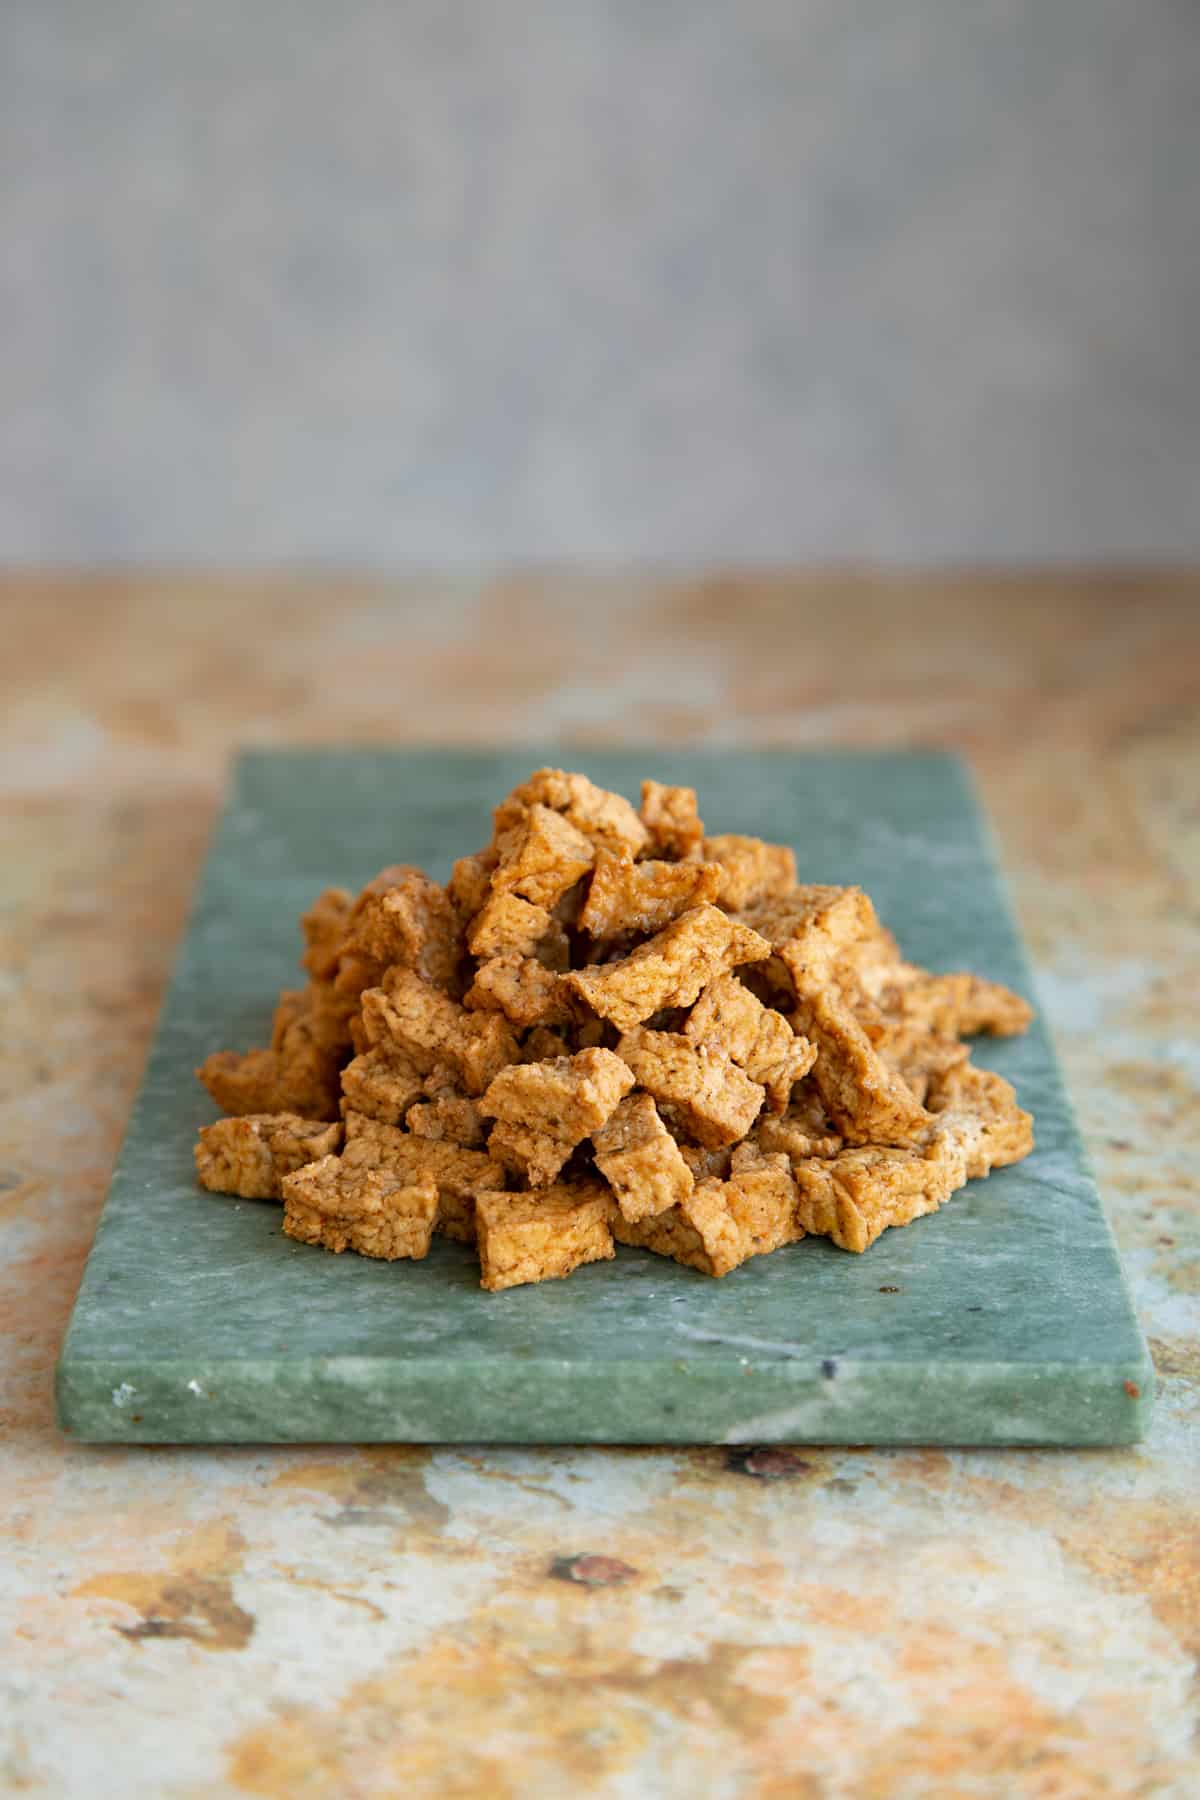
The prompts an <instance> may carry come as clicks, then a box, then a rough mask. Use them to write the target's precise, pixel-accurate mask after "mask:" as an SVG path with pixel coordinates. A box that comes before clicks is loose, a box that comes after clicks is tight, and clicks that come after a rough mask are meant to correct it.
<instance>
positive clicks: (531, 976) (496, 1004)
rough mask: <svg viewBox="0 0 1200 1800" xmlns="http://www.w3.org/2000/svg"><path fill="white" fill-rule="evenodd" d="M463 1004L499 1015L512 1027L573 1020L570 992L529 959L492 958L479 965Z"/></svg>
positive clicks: (535, 961) (563, 1022)
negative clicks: (499, 1013) (500, 1013)
mask: <svg viewBox="0 0 1200 1800" xmlns="http://www.w3.org/2000/svg"><path fill="white" fill-rule="evenodd" d="M463 1004H464V1005H465V1006H466V1007H467V1008H468V1010H469V1011H475V1012H502V1013H503V1014H504V1016H505V1018H506V1019H508V1020H509V1022H510V1023H511V1024H513V1025H517V1026H520V1027H521V1028H526V1027H528V1026H532V1025H567V1024H569V1023H570V1022H571V1020H572V1019H573V1017H574V1010H573V1007H572V997H571V993H570V990H569V989H567V988H565V987H564V986H563V984H562V976H561V975H556V974H555V973H554V971H553V970H552V969H547V968H546V967H544V965H543V964H542V963H540V962H538V961H537V960H536V959H535V958H534V957H531V956H515V955H514V956H494V957H492V959H491V960H490V961H489V962H484V963H480V965H479V967H478V968H477V969H476V971H475V980H474V982H473V984H472V985H471V987H470V988H469V989H468V990H467V993H466V996H465V998H464V1001H463Z"/></svg>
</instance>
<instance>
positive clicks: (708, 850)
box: [701, 832, 796, 912]
mask: <svg viewBox="0 0 1200 1800" xmlns="http://www.w3.org/2000/svg"><path fill="white" fill-rule="evenodd" d="M701 850H702V854H703V857H704V860H705V862H714V863H719V864H720V865H721V867H722V869H723V870H724V871H725V877H724V881H723V882H722V886H721V891H720V894H719V895H718V904H719V905H721V906H724V907H726V908H727V909H728V910H729V911H730V912H741V911H742V909H743V907H747V906H751V905H753V904H754V903H755V902H756V901H759V900H766V899H770V898H772V897H773V896H775V895H778V894H786V893H787V892H788V891H789V890H790V889H791V888H794V887H795V885H796V856H795V852H794V851H792V850H789V849H788V848H787V846H786V845H784V844H768V843H766V842H765V841H764V840H763V839H762V838H756V837H742V836H740V835H739V834H738V833H737V832H725V833H724V834H723V835H721V836H720V837H709V838H705V839H704V841H703V844H702V846H701Z"/></svg>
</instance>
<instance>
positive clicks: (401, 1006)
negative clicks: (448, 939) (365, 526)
mask: <svg viewBox="0 0 1200 1800" xmlns="http://www.w3.org/2000/svg"><path fill="white" fill-rule="evenodd" d="M362 1004H363V1013H362V1016H363V1027H364V1029H365V1031H366V1033H367V1037H368V1039H369V1041H370V1043H371V1044H372V1045H373V1046H375V1045H378V1044H385V1045H387V1046H388V1047H389V1048H393V1049H397V1050H402V1051H403V1052H404V1053H405V1055H406V1056H408V1057H409V1058H410V1059H411V1060H412V1062H413V1063H414V1064H415V1065H416V1067H417V1068H418V1069H419V1070H420V1071H421V1072H422V1073H424V1072H425V1071H427V1070H429V1069H431V1068H433V1067H434V1065H435V1064H438V1063H445V1064H448V1065H449V1066H450V1068H452V1069H453V1070H454V1071H455V1073H456V1075H457V1076H458V1078H459V1080H460V1081H461V1083H462V1086H463V1087H464V1088H465V1089H466V1091H467V1093H468V1094H481V1093H483V1091H484V1089H485V1088H486V1087H487V1085H488V1083H489V1082H490V1081H491V1080H492V1079H493V1077H494V1076H495V1075H496V1074H498V1073H499V1071H500V1070H501V1069H502V1068H504V1066H505V1065H506V1064H507V1063H510V1062H514V1061H515V1060H516V1059H517V1057H518V1056H519V1055H520V1050H519V1048H518V1045H517V1040H516V1037H515V1036H514V1035H513V1030H512V1027H511V1026H510V1025H509V1023H508V1021H507V1020H506V1019H505V1018H504V1017H503V1015H502V1014H500V1013H494V1012H490V1013H480V1012H467V1011H465V1010H464V1008H463V1007H461V1006H459V1005H458V1003H457V1002H456V1001H454V1000H451V999H450V998H449V997H448V996H447V995H445V994H443V993H441V992H440V991H439V990H438V989H437V988H434V987H431V986H430V985H429V983H428V982H427V981H422V979H421V977H420V976H419V975H416V974H414V973H413V971H412V970H411V969H404V968H400V967H395V968H391V969H389V970H388V972H387V974H386V975H385V976H384V982H383V987H382V988H368V990H367V992H366V993H365V994H364V995H363V1003H362Z"/></svg>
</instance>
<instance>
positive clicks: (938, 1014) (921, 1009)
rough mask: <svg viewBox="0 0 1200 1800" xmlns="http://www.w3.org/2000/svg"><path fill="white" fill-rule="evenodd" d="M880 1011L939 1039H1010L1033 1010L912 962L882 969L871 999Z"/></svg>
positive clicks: (995, 989)
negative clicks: (985, 1037)
mask: <svg viewBox="0 0 1200 1800" xmlns="http://www.w3.org/2000/svg"><path fill="white" fill-rule="evenodd" d="M875 998H876V1001H877V1004H878V1006H879V1008H880V1010H881V1011H882V1012H884V1013H885V1014H890V1015H892V1016H894V1017H897V1018H900V1019H902V1020H904V1021H905V1022H906V1023H908V1024H910V1025H912V1026H913V1027H914V1029H916V1030H918V1031H923V1032H929V1033H932V1034H934V1035H936V1036H938V1037H944V1038H963V1037H976V1036H978V1035H979V1034H980V1033H983V1032H986V1033H987V1034H988V1035H989V1036H991V1037H1014V1036H1017V1035H1018V1034H1019V1033H1020V1032H1022V1031H1025V1030H1026V1029H1027V1028H1028V1026H1029V1022H1030V1020H1031V1019H1032V1017H1033V1008H1032V1007H1031V1006H1030V1005H1029V1002H1028V1001H1027V1000H1023V999H1022V998H1021V996H1020V994H1014V993H1013V991H1012V989H1011V988H1006V987H1002V986H1001V984H1000V983H999V982H998V981H985V980H984V979H983V978H982V977H981V976H979V975H971V974H967V973H965V972H960V973H958V974H953V975H930V974H929V973H927V971H926V970H924V969H919V968H917V967H916V966H915V965H914V964H912V963H903V962H901V963H896V964H894V965H893V966H892V967H891V968H888V969H886V970H885V971H884V974H883V978H882V979H881V982H880V984H879V988H878V991H877V993H876V995H875Z"/></svg>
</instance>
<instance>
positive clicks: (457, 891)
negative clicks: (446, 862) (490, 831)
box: [446, 844, 500, 923]
mask: <svg viewBox="0 0 1200 1800" xmlns="http://www.w3.org/2000/svg"><path fill="white" fill-rule="evenodd" d="M499 860H500V859H499V857H498V855H497V853H496V848H495V846H494V845H492V844H489V845H488V847H487V849H486V850H476V851H475V853H474V855H472V856H460V857H459V859H458V861H457V862H456V863H455V865H454V867H453V869H451V871H450V879H449V881H448V882H447V883H446V892H447V894H449V896H450V899H451V900H452V901H453V903H454V907H455V910H456V911H457V913H458V916H459V918H460V919H462V920H463V922H464V923H466V922H467V921H468V920H470V919H473V918H474V917H475V914H476V913H477V912H478V911H479V909H480V907H481V906H482V905H483V903H484V901H485V900H486V899H487V897H488V895H489V894H490V893H491V891H492V874H493V872H494V870H495V867H496V864H497V862H498V861H499Z"/></svg>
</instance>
